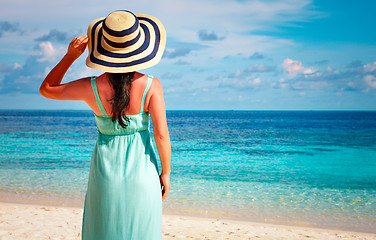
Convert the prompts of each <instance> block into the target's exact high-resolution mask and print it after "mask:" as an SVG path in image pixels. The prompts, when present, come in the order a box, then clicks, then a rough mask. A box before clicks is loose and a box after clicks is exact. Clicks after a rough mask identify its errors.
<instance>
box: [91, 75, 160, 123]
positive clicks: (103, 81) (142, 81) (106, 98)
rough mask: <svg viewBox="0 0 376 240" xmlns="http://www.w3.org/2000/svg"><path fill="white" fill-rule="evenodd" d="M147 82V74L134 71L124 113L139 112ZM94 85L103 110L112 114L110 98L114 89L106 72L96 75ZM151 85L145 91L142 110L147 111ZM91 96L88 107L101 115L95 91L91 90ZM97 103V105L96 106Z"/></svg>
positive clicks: (134, 113) (109, 114) (133, 113)
mask: <svg viewBox="0 0 376 240" xmlns="http://www.w3.org/2000/svg"><path fill="white" fill-rule="evenodd" d="M147 83H148V76H147V75H144V74H141V73H137V72H136V73H135V75H134V78H133V79H132V82H131V88H130V91H129V97H130V100H129V105H128V107H127V109H126V111H125V114H126V115H136V114H139V113H140V107H141V104H142V99H143V95H144V92H145V90H146V87H147ZM96 86H97V91H98V95H99V98H100V101H101V103H102V105H103V107H104V110H105V112H106V114H107V115H108V116H112V115H113V113H112V103H111V99H112V97H113V95H114V90H113V88H112V85H111V83H110V82H109V80H108V74H107V73H104V74H102V75H100V76H99V77H97V79H96ZM151 88H152V86H150V88H149V91H147V92H146V96H145V99H144V109H143V110H142V112H147V111H148V106H149V102H150V97H151V95H152V92H153V90H151ZM93 95H94V96H93V97H90V98H91V101H90V102H91V104H89V105H91V106H90V107H91V108H92V109H93V111H94V113H95V114H96V115H98V116H101V115H102V113H101V111H100V108H99V106H98V103H97V102H96V99H95V91H93ZM95 103H96V104H95ZM96 105H97V106H96Z"/></svg>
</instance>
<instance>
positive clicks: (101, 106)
mask: <svg viewBox="0 0 376 240" xmlns="http://www.w3.org/2000/svg"><path fill="white" fill-rule="evenodd" d="M91 87H92V88H93V92H94V95H95V100H96V101H97V105H98V108H99V110H100V111H101V113H102V115H103V116H108V115H107V112H106V110H105V109H104V107H103V104H102V102H101V99H100V97H99V93H98V88H97V77H91Z"/></svg>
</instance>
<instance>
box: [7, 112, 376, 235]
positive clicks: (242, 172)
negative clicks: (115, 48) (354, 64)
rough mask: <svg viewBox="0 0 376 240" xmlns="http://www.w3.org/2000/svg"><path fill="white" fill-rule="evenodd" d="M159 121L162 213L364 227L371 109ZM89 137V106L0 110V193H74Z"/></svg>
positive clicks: (372, 160)
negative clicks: (168, 162)
mask: <svg viewBox="0 0 376 240" xmlns="http://www.w3.org/2000/svg"><path fill="white" fill-rule="evenodd" d="M167 119H168V126H169V131H170V136H171V144H172V173H171V183H172V189H171V192H170V195H169V196H168V200H167V201H166V202H165V203H164V207H165V211H167V212H183V213H191V214H195V213H197V214H209V215H211V216H221V217H231V218H242V219H251V220H260V221H269V222H275V221H282V222H295V223H296V222H297V221H299V222H307V223H309V224H311V225H313V226H329V227H341V228H347V229H354V230H363V231H373V230H372V226H375V225H376V112H375V111H372V112H370V111H368V112H361V111H168V112H167ZM96 137H97V128H96V126H95V120H94V116H93V113H92V112H91V111H19V110H17V111H16V110H10V111H6V110H1V111H0V173H1V175H0V191H1V194H2V195H11V196H17V197H22V198H29V199H37V198H47V199H48V198H51V199H66V200H75V201H82V199H83V197H84V195H85V191H86V184H87V177H88V170H89V166H90V157H91V153H92V150H93V148H94V144H95V141H96ZM159 166H160V165H159Z"/></svg>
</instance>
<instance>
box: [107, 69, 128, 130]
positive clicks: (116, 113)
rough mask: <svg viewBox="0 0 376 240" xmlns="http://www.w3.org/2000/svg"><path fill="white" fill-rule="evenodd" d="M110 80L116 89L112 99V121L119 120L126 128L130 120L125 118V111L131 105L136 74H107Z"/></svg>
mask: <svg viewBox="0 0 376 240" xmlns="http://www.w3.org/2000/svg"><path fill="white" fill-rule="evenodd" d="M107 74H108V80H109V81H110V83H111V85H112V88H113V89H114V95H113V96H112V98H111V99H110V101H111V104H112V121H113V122H115V120H116V119H117V120H118V122H119V124H120V125H121V126H122V127H123V128H126V127H127V126H128V125H127V124H126V123H125V122H124V120H125V121H126V122H128V123H129V118H128V117H127V116H125V110H126V109H127V107H128V104H129V100H130V97H129V92H130V90H131V82H132V79H133V77H134V72H128V73H107Z"/></svg>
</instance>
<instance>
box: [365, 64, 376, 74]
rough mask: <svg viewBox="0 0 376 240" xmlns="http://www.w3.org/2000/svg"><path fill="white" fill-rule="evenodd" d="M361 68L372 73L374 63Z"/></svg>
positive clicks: (375, 69) (374, 68)
mask: <svg viewBox="0 0 376 240" xmlns="http://www.w3.org/2000/svg"><path fill="white" fill-rule="evenodd" d="M363 67H364V70H365V71H366V72H374V71H376V62H373V63H371V64H366V65H364V66H363Z"/></svg>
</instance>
